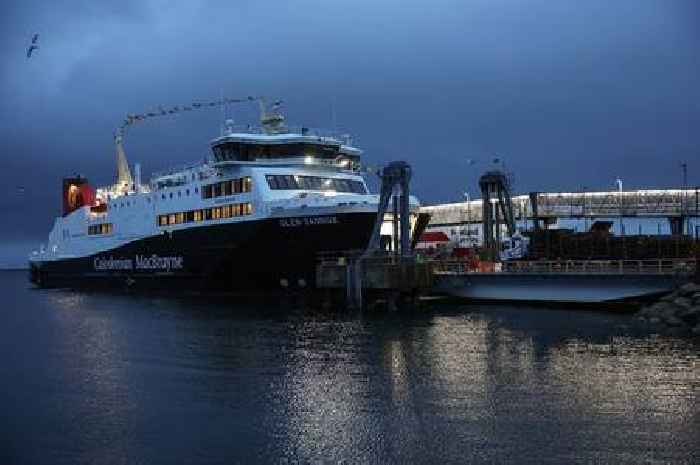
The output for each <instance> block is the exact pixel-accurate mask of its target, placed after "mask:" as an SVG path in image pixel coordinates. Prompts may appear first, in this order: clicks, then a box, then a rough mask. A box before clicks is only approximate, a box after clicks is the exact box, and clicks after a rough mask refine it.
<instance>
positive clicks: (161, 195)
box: [148, 187, 199, 202]
mask: <svg viewBox="0 0 700 465" xmlns="http://www.w3.org/2000/svg"><path fill="white" fill-rule="evenodd" d="M194 193H195V194H199V187H195V188H194ZM174 194H175V193H174V192H171V193H169V194H168V196H167V197H166V195H165V194H160V198H161V200H165V199H166V198H171V199H172V198H173V197H174ZM185 195H190V190H189V189H185ZM177 196H178V197H182V191H177ZM148 201H149V202H150V201H151V198H150V197H148Z"/></svg>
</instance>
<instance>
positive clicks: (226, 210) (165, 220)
mask: <svg viewBox="0 0 700 465" xmlns="http://www.w3.org/2000/svg"><path fill="white" fill-rule="evenodd" d="M252 214H253V205H251V203H250V202H245V203H231V204H228V205H221V206H218V207H212V208H204V209H202V210H190V211H186V212H177V213H169V214H167V215H158V226H168V225H171V224H180V223H192V222H200V221H210V220H219V219H223V218H233V217H236V216H244V215H252Z"/></svg>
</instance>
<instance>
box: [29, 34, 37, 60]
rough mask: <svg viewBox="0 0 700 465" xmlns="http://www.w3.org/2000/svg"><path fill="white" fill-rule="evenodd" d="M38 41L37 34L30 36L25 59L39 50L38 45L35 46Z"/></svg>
mask: <svg viewBox="0 0 700 465" xmlns="http://www.w3.org/2000/svg"><path fill="white" fill-rule="evenodd" d="M38 41H39V34H34V36H32V43H31V45H30V46H29V48H28V49H27V58H30V57H31V56H32V52H33V51H34V50H36V49H38V48H39V45H38V44H37V42H38Z"/></svg>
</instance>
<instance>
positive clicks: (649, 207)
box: [421, 188, 700, 226]
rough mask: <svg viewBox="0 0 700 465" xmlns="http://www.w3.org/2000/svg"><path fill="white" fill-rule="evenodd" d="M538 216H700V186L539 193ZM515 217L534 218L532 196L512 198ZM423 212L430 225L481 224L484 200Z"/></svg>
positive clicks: (522, 218) (432, 206) (436, 206)
mask: <svg viewBox="0 0 700 465" xmlns="http://www.w3.org/2000/svg"><path fill="white" fill-rule="evenodd" d="M532 199H536V202H537V210H536V211H537V218H539V219H546V218H605V217H610V218H612V217H620V216H636V217H674V216H700V188H694V189H660V190H657V189H654V190H634V191H622V192H620V191H605V192H583V191H582V192H538V193H533V197H532ZM512 204H513V212H514V216H515V218H516V219H518V220H524V219H528V220H529V219H533V212H534V211H535V209H534V208H533V205H532V203H531V196H530V195H516V196H514V197H512ZM421 212H424V213H429V214H430V215H431V221H430V223H431V225H433V226H439V225H451V224H460V223H462V224H464V223H479V222H481V221H482V201H481V199H478V200H471V201H469V202H456V203H448V204H442V205H429V206H424V207H422V208H421Z"/></svg>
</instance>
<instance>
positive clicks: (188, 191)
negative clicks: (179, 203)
mask: <svg viewBox="0 0 700 465" xmlns="http://www.w3.org/2000/svg"><path fill="white" fill-rule="evenodd" d="M194 193H195V194H199V187H195V188H194ZM173 194H174V193H173V192H171V193H170V194H169V195H168V196H167V197H166V195H165V194H161V199H162V200H165V199H166V198H171V199H172V198H173V197H174V195H173ZM185 195H190V190H189V189H185ZM177 196H178V197H182V191H177ZM146 201H147V202H148V203H151V197H150V196H148V197H146ZM132 204H133V206H136V201H135V200H134V201H133V202H130V201H128V200H127V201H126V203H124V202H120V203H117V202H114V203H113V204H112V208H119V207H122V208H123V207H125V206H126V207H130V206H131V205H132Z"/></svg>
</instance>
